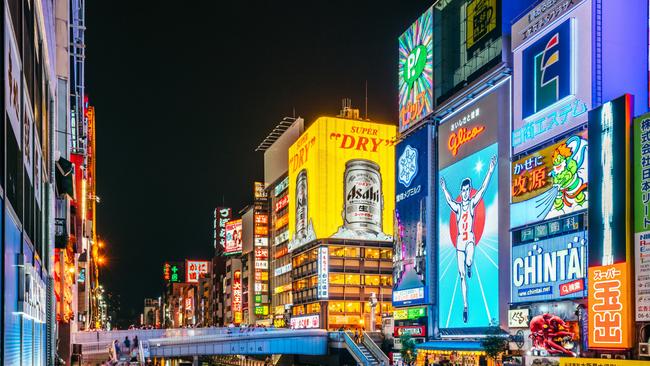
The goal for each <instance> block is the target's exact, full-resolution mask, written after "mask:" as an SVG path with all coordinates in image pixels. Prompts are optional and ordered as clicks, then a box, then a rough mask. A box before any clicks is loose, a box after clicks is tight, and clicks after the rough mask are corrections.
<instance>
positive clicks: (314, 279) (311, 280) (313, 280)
mask: <svg viewBox="0 0 650 366" xmlns="http://www.w3.org/2000/svg"><path fill="white" fill-rule="evenodd" d="M316 286H318V276H314V277H311V278H309V287H316Z"/></svg>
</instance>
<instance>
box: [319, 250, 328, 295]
mask: <svg viewBox="0 0 650 366" xmlns="http://www.w3.org/2000/svg"><path fill="white" fill-rule="evenodd" d="M317 292H318V299H327V298H329V250H328V248H327V247H319V248H318V291H317Z"/></svg>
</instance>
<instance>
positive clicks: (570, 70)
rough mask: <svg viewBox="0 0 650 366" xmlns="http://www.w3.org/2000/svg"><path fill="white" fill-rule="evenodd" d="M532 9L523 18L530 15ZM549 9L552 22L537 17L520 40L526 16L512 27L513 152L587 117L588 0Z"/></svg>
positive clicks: (566, 128)
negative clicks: (535, 26)
mask: <svg viewBox="0 0 650 366" xmlns="http://www.w3.org/2000/svg"><path fill="white" fill-rule="evenodd" d="M535 11H538V9H537V8H536V9H533V11H532V12H531V13H529V14H527V15H526V16H524V17H522V19H524V18H527V19H528V20H530V19H535V18H536V17H537V15H538V14H536V13H534V12H535ZM553 15H554V16H556V18H555V19H554V21H552V22H545V23H544V22H542V23H539V22H538V24H540V26H543V27H544V28H542V29H535V30H534V31H532V30H531V29H529V28H526V29H528V30H527V31H526V32H527V34H528V36H527V37H526V40H525V41H523V42H521V41H520V38H519V35H518V34H519V32H520V31H521V23H522V22H525V20H520V21H519V22H517V23H516V24H515V25H513V27H512V30H513V48H512V49H513V64H514V67H513V72H514V84H513V90H514V98H513V101H514V105H513V112H514V114H513V128H512V147H513V150H514V153H515V154H518V153H520V152H523V151H525V150H528V149H530V148H532V147H534V146H536V145H539V144H540V143H543V142H544V141H548V140H549V139H552V138H553V137H555V136H557V135H559V134H561V133H564V132H566V131H568V130H571V129H572V128H574V127H577V126H579V125H581V124H583V123H585V122H587V112H588V111H589V109H590V108H591V76H592V75H591V74H592V66H591V59H592V51H591V44H592V42H591V38H592V36H591V28H592V27H591V22H592V19H591V17H592V13H591V2H590V1H585V2H583V3H582V4H580V5H578V6H575V7H571V8H570V9H569V8H568V7H567V8H566V9H565V10H564V11H563V14H561V15H559V13H554V14H553ZM547 19H548V18H547ZM577 65H580V67H577Z"/></svg>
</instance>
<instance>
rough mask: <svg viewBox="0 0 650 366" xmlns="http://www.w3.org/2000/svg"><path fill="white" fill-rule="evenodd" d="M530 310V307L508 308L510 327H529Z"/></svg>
mask: <svg viewBox="0 0 650 366" xmlns="http://www.w3.org/2000/svg"><path fill="white" fill-rule="evenodd" d="M529 321H530V311H529V310H528V309H512V310H508V328H528V322H529Z"/></svg>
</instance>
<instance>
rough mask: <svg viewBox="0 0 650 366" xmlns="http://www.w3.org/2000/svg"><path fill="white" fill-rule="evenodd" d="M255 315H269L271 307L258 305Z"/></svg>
mask: <svg viewBox="0 0 650 366" xmlns="http://www.w3.org/2000/svg"><path fill="white" fill-rule="evenodd" d="M255 315H269V307H268V306H266V305H262V306H256V307H255Z"/></svg>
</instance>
